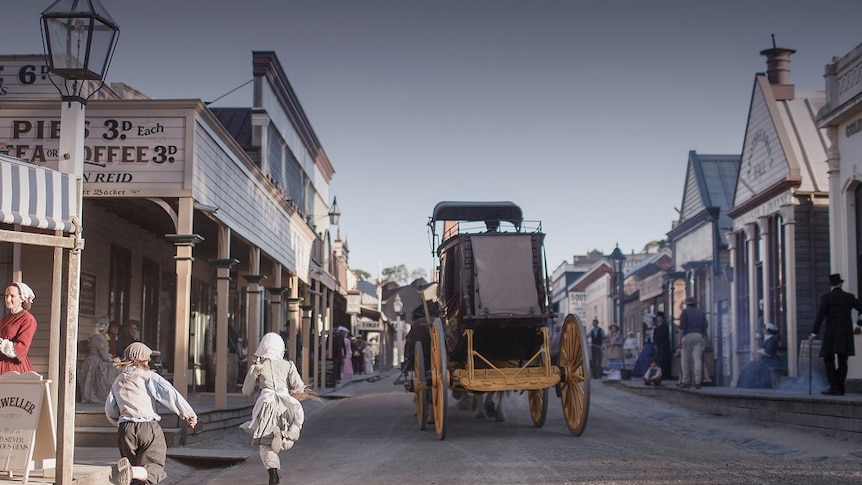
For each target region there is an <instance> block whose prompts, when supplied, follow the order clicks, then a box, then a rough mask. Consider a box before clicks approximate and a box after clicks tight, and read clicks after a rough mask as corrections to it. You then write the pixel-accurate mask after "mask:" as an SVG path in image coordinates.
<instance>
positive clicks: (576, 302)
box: [568, 291, 587, 321]
mask: <svg viewBox="0 0 862 485" xmlns="http://www.w3.org/2000/svg"><path fill="white" fill-rule="evenodd" d="M568 303H569V309H568V312H569V313H573V314H575V315H577V316H578V317H579V318H580V319H581V321H583V320H584V318H586V315H587V293H586V292H584V291H573V292H571V293H569V302H568Z"/></svg>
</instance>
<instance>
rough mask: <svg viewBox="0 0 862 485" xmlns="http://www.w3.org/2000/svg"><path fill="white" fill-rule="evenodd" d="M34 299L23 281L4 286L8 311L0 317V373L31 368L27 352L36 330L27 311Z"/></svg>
mask: <svg viewBox="0 0 862 485" xmlns="http://www.w3.org/2000/svg"><path fill="white" fill-rule="evenodd" d="M34 298H36V294H35V293H33V290H32V289H31V288H30V287H29V286H28V285H26V284H25V283H12V284H10V285H9V286H7V287H6V309H7V310H9V312H10V313H8V314H6V316H4V317H3V318H2V319H0V374H5V373H7V372H10V371H17V372H20V373H24V372H27V371H31V370H33V365H31V364H30V359H29V358H28V357H27V353H28V352H29V351H30V342H32V341H33V334H35V333H36V318H35V317H34V316H33V315H32V314H30V312H29V311H28V310H30V307H31V305H32V304H33V299H34Z"/></svg>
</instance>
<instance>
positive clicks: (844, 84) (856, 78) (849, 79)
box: [838, 64, 862, 96]
mask: <svg viewBox="0 0 862 485" xmlns="http://www.w3.org/2000/svg"><path fill="white" fill-rule="evenodd" d="M860 81H862V64H856V65H855V66H853V67H851V68H850V69H849V70H848V71H847V72H845V73H844V74H842V75H840V76H838V95H839V96H841V95H842V94H844V93H846V92H847V91H849V90H850V89H852V88H853V87H855V86H856V85H857V84H859V82H860Z"/></svg>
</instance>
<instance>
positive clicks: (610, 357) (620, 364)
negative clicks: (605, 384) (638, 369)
mask: <svg viewBox="0 0 862 485" xmlns="http://www.w3.org/2000/svg"><path fill="white" fill-rule="evenodd" d="M604 354H605V357H606V358H607V365H606V366H605V367H606V368H607V369H608V371H609V372H608V380H617V381H618V380H620V378H621V377H620V371H621V370H622V369H623V368H624V367H625V361H623V337H622V335H620V333H619V332H612V333H610V334H609V335H608V338H607V339H606V342H605V352H604Z"/></svg>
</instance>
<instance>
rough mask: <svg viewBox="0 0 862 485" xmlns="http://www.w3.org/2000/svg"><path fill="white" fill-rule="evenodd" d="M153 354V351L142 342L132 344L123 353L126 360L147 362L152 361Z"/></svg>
mask: <svg viewBox="0 0 862 485" xmlns="http://www.w3.org/2000/svg"><path fill="white" fill-rule="evenodd" d="M152 354H153V351H152V350H151V349H150V348H149V347H147V346H146V345H145V344H143V343H141V342H132V343H131V344H129V346H128V347H126V350H125V351H124V352H123V358H124V359H125V360H141V361H146V360H150V355H152Z"/></svg>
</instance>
